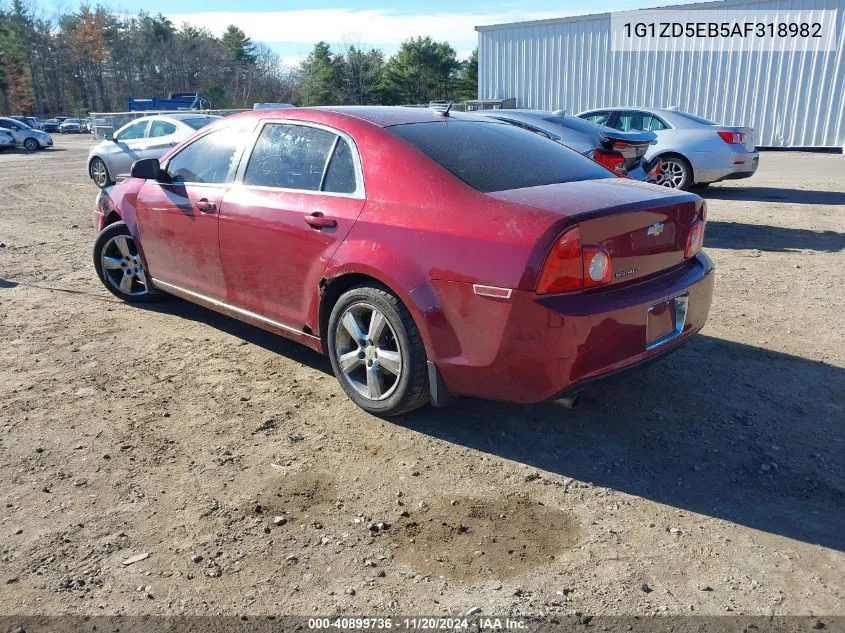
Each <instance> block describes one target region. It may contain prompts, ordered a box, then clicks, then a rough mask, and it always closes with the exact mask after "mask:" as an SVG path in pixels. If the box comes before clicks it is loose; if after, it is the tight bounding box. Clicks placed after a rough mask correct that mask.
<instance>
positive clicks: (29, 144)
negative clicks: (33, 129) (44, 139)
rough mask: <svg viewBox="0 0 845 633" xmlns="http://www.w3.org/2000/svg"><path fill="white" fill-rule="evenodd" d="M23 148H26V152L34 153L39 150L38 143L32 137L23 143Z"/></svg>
mask: <svg viewBox="0 0 845 633" xmlns="http://www.w3.org/2000/svg"><path fill="white" fill-rule="evenodd" d="M23 146H24V147H25V148H26V151H28V152H34V151H35V150H37V149H38V141H36V140H35V139H34V138H32V137H30V138H28V139H26V140H25V141H24V142H23Z"/></svg>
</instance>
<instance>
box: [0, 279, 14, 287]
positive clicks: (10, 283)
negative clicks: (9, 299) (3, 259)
mask: <svg viewBox="0 0 845 633" xmlns="http://www.w3.org/2000/svg"><path fill="white" fill-rule="evenodd" d="M17 285H18V282H17V281H14V280H12V279H3V278H2V277H0V289H2V288H15V287H17Z"/></svg>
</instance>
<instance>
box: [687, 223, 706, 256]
mask: <svg viewBox="0 0 845 633" xmlns="http://www.w3.org/2000/svg"><path fill="white" fill-rule="evenodd" d="M702 246H704V221H702V220H696V221H695V222H693V223H692V226H690V227H689V233H688V234H687V245H686V247H685V248H684V258H685V259H689V258H690V257H692V256H693V255H695V254H696V253H698V252H699V251H700V250H701V247H702Z"/></svg>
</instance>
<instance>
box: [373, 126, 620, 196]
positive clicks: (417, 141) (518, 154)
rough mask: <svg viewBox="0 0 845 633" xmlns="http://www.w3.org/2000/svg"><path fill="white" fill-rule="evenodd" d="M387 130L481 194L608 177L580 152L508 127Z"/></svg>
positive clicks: (404, 128)
mask: <svg viewBox="0 0 845 633" xmlns="http://www.w3.org/2000/svg"><path fill="white" fill-rule="evenodd" d="M386 129H387V130H388V131H389V132H392V133H393V134H395V135H396V136H398V137H400V138H401V139H403V140H405V141H407V142H408V143H410V144H411V145H413V146H414V147H416V148H417V149H419V150H420V151H422V152H423V153H424V154H426V155H427V156H428V157H429V158H431V159H432V160H434V161H436V162H438V163H439V164H440V165H442V166H443V167H445V168H446V169H448V170H449V171H451V172H452V173H453V174H455V175H456V176H457V177H458V178H460V179H461V180H463V181H464V182H465V183H467V184H468V185H470V186H471V187H473V188H474V189H477V190H478V191H481V192H483V193H491V192H493V191H507V190H510V189H522V188H525V187H538V186H541V185H550V184H554V183H561V182H574V181H578V180H597V179H599V178H611V177H612V176H611V174H609V173H608V171H607V170H606V169H604V168H603V167H600V166H599V165H597V164H596V163H594V162H593V161H592V160H590V159H589V158H586V157H584V156H582V155H581V154H579V153H578V152H575V151H573V150H571V149H569V148H567V147H564V146H563V145H560V144H559V143H555V142H554V141H551V140H549V139H547V138H544V137H542V136H539V135H538V134H534V133H532V132H527V131H525V130H521V129H519V128H518V127H514V126H512V125H503V124H501V123H493V122H489V123H488V122H482V121H460V120H458V121H445V122H442V123H441V122H430V123H408V124H405V125H394V126H392V127H388V128H386Z"/></svg>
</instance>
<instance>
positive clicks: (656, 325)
mask: <svg viewBox="0 0 845 633" xmlns="http://www.w3.org/2000/svg"><path fill="white" fill-rule="evenodd" d="M688 302H689V294H688V293H684V294H682V295H679V296H677V297H672V298H671V299H666V300H665V301H660V302H659V303H654V304H652V305H650V306H649V308H648V315H647V317H646V349H647V350H651V349H655V348H656V347H660V346H661V345H665V344H666V343H668V342H669V341H671V340H672V339H674V338H677V337H678V336H680V335H681V333H682V332H683V331H684V324H685V323H686V321H687V304H688Z"/></svg>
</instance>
